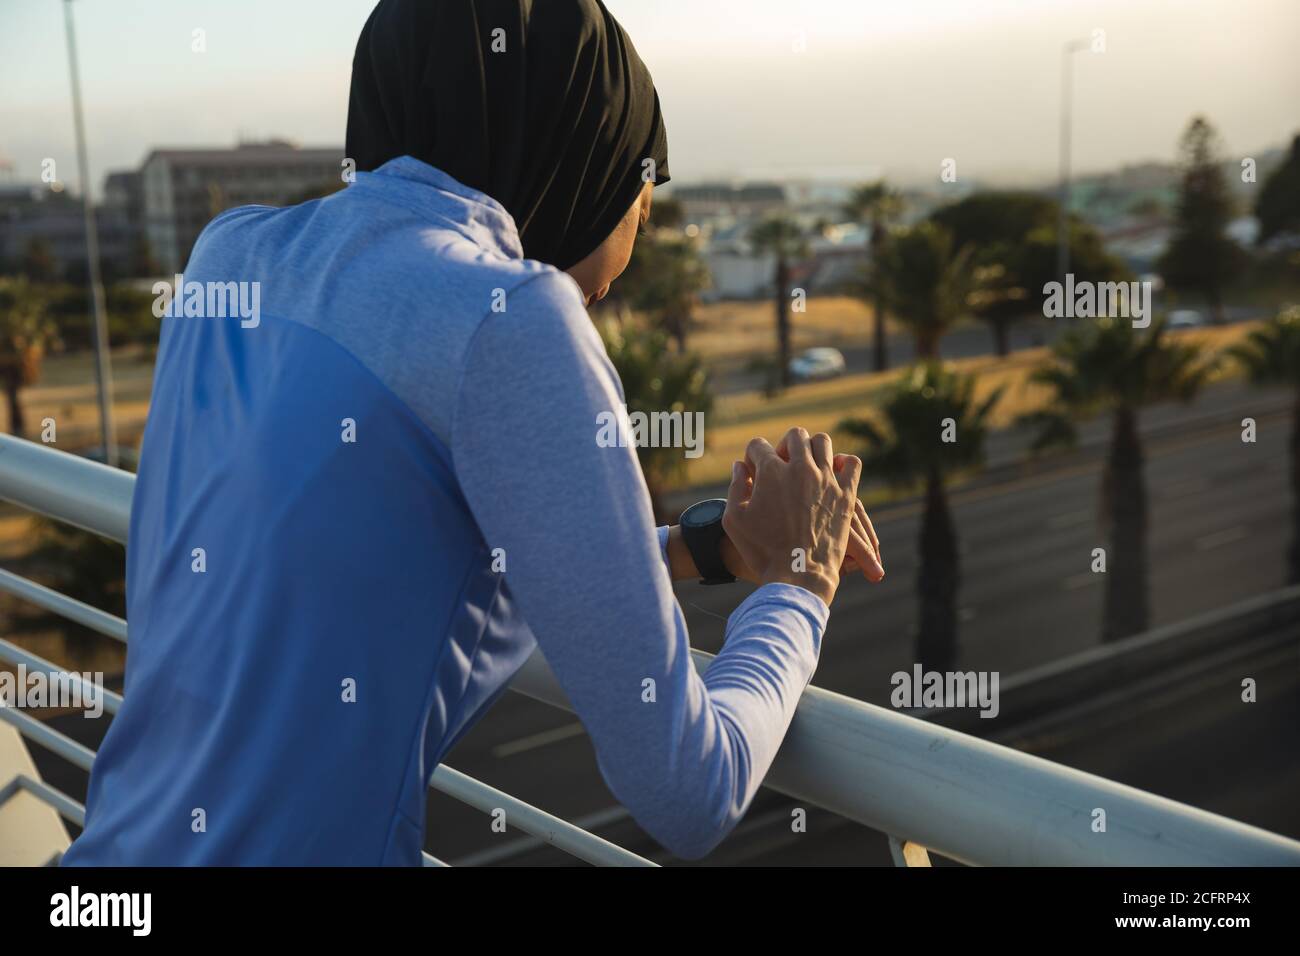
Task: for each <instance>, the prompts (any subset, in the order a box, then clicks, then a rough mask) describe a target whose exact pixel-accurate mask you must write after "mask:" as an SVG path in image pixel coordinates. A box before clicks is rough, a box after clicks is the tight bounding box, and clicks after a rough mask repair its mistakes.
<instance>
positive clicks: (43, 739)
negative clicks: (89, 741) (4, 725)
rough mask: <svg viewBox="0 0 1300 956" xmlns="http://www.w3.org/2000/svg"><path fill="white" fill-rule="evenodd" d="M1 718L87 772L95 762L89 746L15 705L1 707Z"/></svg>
mask: <svg viewBox="0 0 1300 956" xmlns="http://www.w3.org/2000/svg"><path fill="white" fill-rule="evenodd" d="M0 720H7V721H9V723H11V724H13V725H14V726H15V727H17V728H18V732H19V733H20V734H22V735H23V736H24V737H26V738H27V739H28V740H31V741H34V742H36V743H38V744H40V745H41V746H42V747H44V748H45V749H46V750H49V751H51V752H52V753H55V754H57V755H58V756H60V757H62V758H63V759H64V760H67V761H68V762H69V763H71V764H73V765H74V766H77V767H80V768H81V769H82V770H85V771H87V772H89V771H90V767H91V764H93V763H94V762H95V752H94V751H93V750H91V749H90V748H89V747H86V746H83V745H82V744H79V743H77V741H75V740H73V739H72V738H71V737H69V736H68V735H67V734H61V733H59V732H58V731H57V730H55V729H54V728H53V727H50V726H48V725H47V724H43V723H41V722H40V721H39V720H37V719H36V718H35V717H33V716H31V715H30V714H24V713H23V712H22V711H21V710H18V709H17V708H14V707H0Z"/></svg>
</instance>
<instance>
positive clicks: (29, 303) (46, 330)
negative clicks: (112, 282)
mask: <svg viewBox="0 0 1300 956" xmlns="http://www.w3.org/2000/svg"><path fill="white" fill-rule="evenodd" d="M48 309H49V304H48V301H47V299H46V297H45V294H44V293H43V292H42V291H41V289H40V287H39V286H36V285H33V284H32V283H31V282H29V281H28V280H27V279H13V278H0V381H2V382H3V385H4V392H5V399H6V400H7V401H8V403H9V430H10V431H11V432H13V433H14V434H15V435H17V436H19V437H22V435H23V434H24V433H25V432H26V430H27V427H26V426H27V423H26V421H25V420H24V416H23V405H22V401H21V400H20V399H19V391H20V390H21V389H22V388H24V387H26V386H28V385H31V384H33V383H35V382H36V380H37V379H39V378H40V375H41V361H42V360H43V359H44V357H45V353H46V351H47V350H48V349H51V348H54V347H56V346H57V345H58V341H59V339H58V330H57V328H56V327H55V325H54V322H53V321H51V319H50V318H49V314H48Z"/></svg>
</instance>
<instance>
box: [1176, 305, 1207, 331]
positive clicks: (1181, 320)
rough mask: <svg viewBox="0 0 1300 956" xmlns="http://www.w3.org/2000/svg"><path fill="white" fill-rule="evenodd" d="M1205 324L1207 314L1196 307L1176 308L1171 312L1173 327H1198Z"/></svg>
mask: <svg viewBox="0 0 1300 956" xmlns="http://www.w3.org/2000/svg"><path fill="white" fill-rule="evenodd" d="M1204 324H1205V316H1203V315H1201V313H1199V312H1197V311H1196V310H1195V309H1175V310H1174V311H1172V312H1170V313H1169V327H1170V328H1171V329H1198V328H1200V327H1201V326H1202V325H1204Z"/></svg>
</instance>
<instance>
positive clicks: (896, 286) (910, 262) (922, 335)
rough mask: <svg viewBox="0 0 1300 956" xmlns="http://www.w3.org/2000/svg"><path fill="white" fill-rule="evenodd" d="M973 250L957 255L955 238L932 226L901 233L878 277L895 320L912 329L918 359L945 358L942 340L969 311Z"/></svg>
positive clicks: (884, 256) (889, 245)
mask: <svg viewBox="0 0 1300 956" xmlns="http://www.w3.org/2000/svg"><path fill="white" fill-rule="evenodd" d="M970 259H971V249H970V248H969V247H967V248H964V249H962V250H961V251H960V252H954V249H953V241H952V233H950V232H949V231H948V230H947V229H944V228H943V227H942V226H937V225H935V224H934V223H932V222H923V223H920V224H918V225H916V226H912V227H911V228H909V229H900V230H898V231H896V232H895V233H894V234H893V235H892V236H891V237H890V240H889V242H888V243H886V244H885V247H884V251H883V254H882V255H881V257H880V260H879V262H878V263H877V265H876V270H875V275H876V281H877V282H878V287H879V288H880V289H881V290H882V292H883V295H884V301H885V304H886V305H887V306H888V308H889V310H890V312H891V313H893V315H894V317H895V318H896V319H898V320H899V321H900V322H903V323H905V324H907V325H908V326H910V327H911V329H912V333H913V335H915V337H916V354H917V356H918V358H921V359H937V358H938V357H939V339H940V338H942V336H943V334H944V332H946V331H948V328H949V327H950V326H951V325H952V324H953V323H954V322H956V321H957V319H958V318H959V317H960V316H961V314H962V312H963V310H964V309H965V308H966V298H967V296H968V295H969V293H970V291H971V273H970Z"/></svg>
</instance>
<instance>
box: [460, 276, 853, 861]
mask: <svg viewBox="0 0 1300 956" xmlns="http://www.w3.org/2000/svg"><path fill="white" fill-rule="evenodd" d="M462 376H463V377H462V380H461V382H460V386H459V393H458V399H457V403H456V413H455V420H454V423H453V429H452V435H453V440H452V454H453V457H454V460H455V467H456V471H457V475H458V477H459V480H460V482H461V485H462V488H463V491H464V493H465V496H466V498H467V500H468V501H469V505H470V508H471V509H472V511H473V513H474V516H475V518H476V520H477V521H478V523H479V527H480V528H481V530H482V531H483V534H484V536H485V538H486V539H487V541H488V544H489V547H492V548H504V549H505V559H506V571H505V574H506V582H507V584H508V586H509V588H510V591H511V593H512V595H513V596H514V597H515V599H516V600H517V601H518V603H519V606H520V608H521V609H522V611H523V615H524V618H525V620H527V622H528V624H529V626H530V628H531V629H532V631H533V633H534V634H535V635H536V637H537V641H538V644H539V646H540V647H541V650H542V653H543V654H544V655H545V657H546V660H547V662H548V663H549V664H550V666H551V669H552V670H553V671H554V673H555V675H556V677H557V678H558V679H559V682H560V684H561V685H562V686H563V688H564V691H565V693H566V695H567V696H568V698H569V701H570V702H571V703H572V704H573V707H574V709H575V710H576V712H577V714H578V717H579V718H580V719H581V721H582V723H583V725H584V726H585V727H586V729H587V733H588V734H589V735H590V737H591V740H592V742H593V744H594V746H595V749H596V757H597V760H598V762H599V765H600V769H601V772H602V774H603V775H604V778H605V781H606V783H607V784H608V785H609V788H610V790H611V791H613V793H614V795H615V796H616V797H617V798H618V800H619V801H620V802H622V803H623V804H624V805H625V806H626V807H627V808H628V810H629V811H631V813H632V816H633V817H634V818H635V819H636V821H637V823H639V824H640V825H641V826H642V827H643V828H644V829H645V830H646V831H647V832H649V833H650V834H651V835H652V836H653V837H654V838H655V839H657V840H658V841H659V842H660V843H662V844H663V845H664V846H665V847H667V848H668V849H669V850H671V851H672V852H673V853H675V854H677V855H678V856H681V857H685V858H689V859H695V858H698V857H701V856H703V855H704V854H706V853H708V852H709V851H710V850H711V849H712V848H713V847H715V846H716V845H717V844H718V843H719V842H720V841H721V840H722V838H723V837H724V836H726V834H727V833H728V832H730V830H731V828H732V827H734V826H735V824H736V823H737V821H739V819H740V818H741V816H742V815H743V814H744V812H745V810H746V808H747V807H748V806H749V803H750V801H751V800H752V799H753V797H754V794H755V792H756V791H757V790H758V787H759V784H760V783H761V782H762V779H763V777H764V775H765V774H766V773H767V770H768V767H769V766H770V765H771V762H772V759H773V757H774V756H775V755H776V751H777V748H778V746H779V745H780V743H781V740H782V738H783V737H784V735H785V732H786V729H787V728H788V726H789V723H790V720H791V718H792V717H793V715H794V710H795V706H796V704H797V703H798V700H799V695H800V694H801V693H802V691H803V689H804V688H805V687H806V686H807V684H808V681H809V680H810V678H811V677H812V673H813V669H814V668H815V667H816V663H817V655H818V651H819V649H820V645H821V637H822V633H823V631H824V629H825V626H826V620H827V617H828V615H829V610H828V609H827V607H826V605H825V603H824V602H823V601H822V600H821V599H820V598H818V597H817V596H815V595H813V594H812V593H811V592H809V591H806V590H804V589H802V588H798V587H794V586H791V585H784V584H769V585H766V586H764V587H760V588H759V589H757V590H756V591H754V592H753V594H751V595H750V596H749V597H748V598H747V599H745V601H743V602H742V603H741V605H740V606H739V607H738V608H737V609H736V610H735V611H734V612H733V613H732V615H731V617H730V619H729V620H728V622H727V629H726V639H725V645H724V647H723V650H722V652H721V653H720V654H719V655H718V657H717V659H716V660H715V661H714V662H713V664H712V666H711V667H710V668H709V670H708V672H707V673H706V674H705V675H704V677H703V678H701V677H700V676H699V675H698V674H697V673H696V671H695V668H694V666H693V665H692V663H691V656H690V652H689V645H688V642H687V634H686V622H685V620H684V619H683V617H682V611H681V607H680V606H679V605H678V603H677V600H676V598H675V597H674V596H673V592H672V583H671V581H670V580H669V574H668V570H667V567H666V565H665V560H664V553H663V533H662V530H660V531H659V532H658V533H657V532H656V528H655V524H654V521H653V517H652V514H651V509H650V501H649V496H648V494H647V492H646V487H645V480H644V478H643V477H642V474H641V468H640V465H639V464H638V462H637V457H636V451H635V449H633V448H608V447H601V446H600V445H598V444H597V440H596V436H597V431H598V425H597V416H598V414H599V413H601V412H609V411H611V410H613V411H617V410H618V409H619V408H620V406H621V405H622V394H621V393H622V388H621V385H620V383H619V381H618V376H617V374H616V373H615V371H614V368H613V366H612V365H611V364H610V362H609V359H608V357H607V356H606V354H605V350H604V347H603V345H602V343H601V342H600V338H599V336H598V335H597V334H596V330H595V328H594V327H593V326H592V323H591V320H590V319H589V318H588V316H587V313H586V311H585V309H584V308H583V305H582V301H581V298H580V297H579V294H578V291H577V286H576V285H575V284H574V283H573V281H572V280H571V279H570V278H569V277H567V276H565V275H563V274H561V273H555V272H548V273H546V274H543V275H541V276H539V277H536V278H534V279H531V280H529V281H527V282H525V283H524V284H523V285H522V286H520V287H518V288H517V289H515V290H514V291H513V292H511V293H510V295H509V297H508V300H507V303H506V311H505V312H503V313H497V314H492V315H489V316H488V317H487V318H486V319H485V320H484V322H483V325H482V326H481V328H480V329H479V331H478V332H477V334H476V336H475V340H474V341H473V343H472V344H471V346H470V348H469V350H468V353H467V357H466V361H465V365H464V369H463V373H462Z"/></svg>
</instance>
